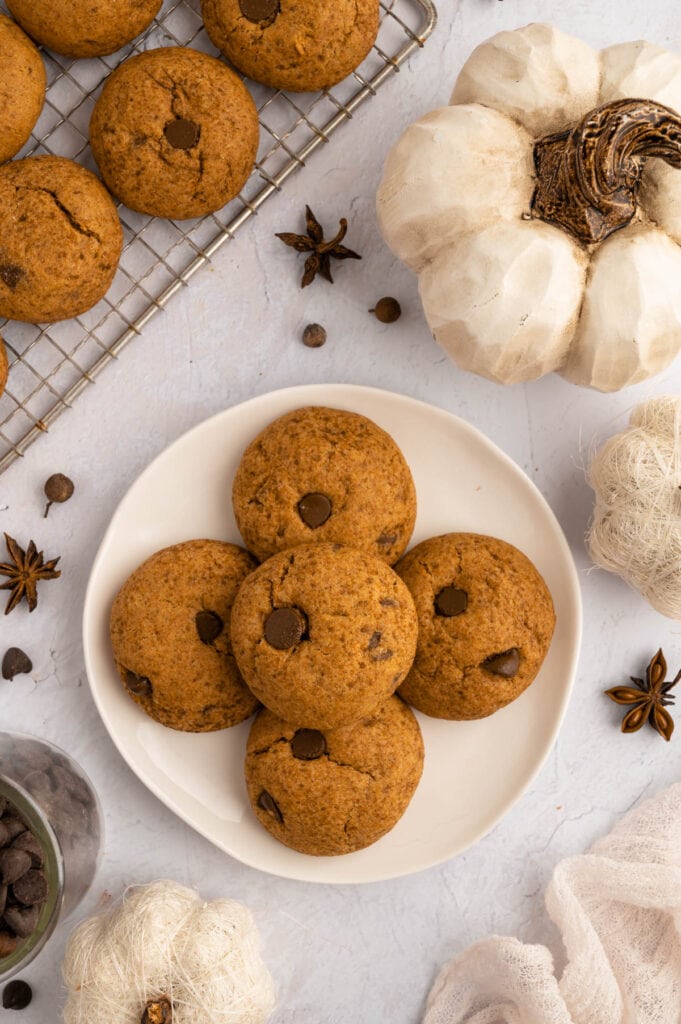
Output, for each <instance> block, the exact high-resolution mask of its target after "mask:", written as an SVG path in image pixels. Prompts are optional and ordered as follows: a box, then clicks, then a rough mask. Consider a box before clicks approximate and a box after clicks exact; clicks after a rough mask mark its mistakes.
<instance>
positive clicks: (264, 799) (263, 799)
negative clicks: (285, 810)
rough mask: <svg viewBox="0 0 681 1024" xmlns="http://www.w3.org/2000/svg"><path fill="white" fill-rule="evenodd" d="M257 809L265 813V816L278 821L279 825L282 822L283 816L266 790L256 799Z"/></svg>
mask: <svg viewBox="0 0 681 1024" xmlns="http://www.w3.org/2000/svg"><path fill="white" fill-rule="evenodd" d="M258 807H260V808H261V810H263V811H266V812H267V814H271V815H272V817H273V818H274V820H275V821H278V822H279V824H281V823H282V822H283V820H284V815H283V814H282V813H281V811H280V810H279V806H278V805H277V802H276V800H275V799H274V797H273V796H272V795H271V794H270V793H268V792H267V790H266V789H263V791H262V793H261V794H260V796H259V797H258Z"/></svg>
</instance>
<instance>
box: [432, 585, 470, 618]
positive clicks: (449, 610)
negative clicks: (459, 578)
mask: <svg viewBox="0 0 681 1024" xmlns="http://www.w3.org/2000/svg"><path fill="white" fill-rule="evenodd" d="M467 607H468V594H467V593H466V591H465V590H459V588H458V587H443V588H442V590H441V591H440V592H439V593H438V594H437V596H436V598H435V610H436V611H437V613H438V615H446V616H447V618H452V617H453V616H455V615H461V614H462V613H463V612H465V611H466V608H467Z"/></svg>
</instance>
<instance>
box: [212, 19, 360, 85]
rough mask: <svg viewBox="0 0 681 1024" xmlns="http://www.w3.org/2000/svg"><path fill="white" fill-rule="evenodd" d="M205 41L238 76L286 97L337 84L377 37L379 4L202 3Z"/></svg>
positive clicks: (356, 63) (352, 68)
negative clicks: (280, 91)
mask: <svg viewBox="0 0 681 1024" xmlns="http://www.w3.org/2000/svg"><path fill="white" fill-rule="evenodd" d="M201 13H202V15H203V20H204V22H205V25H206V31H207V32H208V35H209V36H210V38H211V39H212V41H213V42H214V43H215V45H216V46H217V48H218V49H219V50H222V52H223V53H224V54H225V56H226V57H228V58H229V60H230V61H231V62H232V64H234V66H235V67H237V68H238V69H239V71H243V73H244V74H245V75H248V77H249V78H252V79H253V80H254V81H256V82H263V83H264V84H265V85H270V86H272V88H274V89H288V90H290V91H291V92H316V91H317V90H318V89H326V88H328V87H329V86H332V85H335V84H336V82H340V81H341V80H342V79H343V78H345V77H346V75H349V74H350V72H351V71H353V70H354V69H355V68H356V67H357V66H358V64H361V62H362V61H363V60H364V58H365V57H366V55H367V53H368V52H369V50H370V49H371V47H372V46H373V43H374V41H375V39H376V35H377V33H378V25H379V3H378V0H333V3H319V0H201Z"/></svg>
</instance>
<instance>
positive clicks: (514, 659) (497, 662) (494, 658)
mask: <svg viewBox="0 0 681 1024" xmlns="http://www.w3.org/2000/svg"><path fill="white" fill-rule="evenodd" d="M482 668H484V669H486V670H487V672H492V673H493V674H494V675H495V676H504V678H505V679H512V678H513V676H514V675H515V674H516V672H517V671H518V669H519V668H520V654H519V652H518V648H517V647H511V648H510V649H509V650H508V651H502V652H501V653H500V654H490V656H489V657H488V658H485V660H484V661H483V663H482Z"/></svg>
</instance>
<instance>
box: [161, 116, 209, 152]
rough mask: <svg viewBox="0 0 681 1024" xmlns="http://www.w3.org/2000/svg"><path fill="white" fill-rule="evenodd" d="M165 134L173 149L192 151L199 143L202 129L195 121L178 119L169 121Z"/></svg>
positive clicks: (183, 118)
mask: <svg viewBox="0 0 681 1024" xmlns="http://www.w3.org/2000/svg"><path fill="white" fill-rule="evenodd" d="M163 134H164V135H165V137H166V139H167V140H168V142H169V143H170V145H171V146H172V147H173V149H192V147H194V146H195V145H196V143H197V142H198V141H199V136H200V135H201V129H200V127H199V126H198V124H196V123H195V122H194V121H188V120H187V119H186V118H185V117H178V118H176V119H175V120H174V121H168V124H167V125H166V126H165V128H164V129H163Z"/></svg>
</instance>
